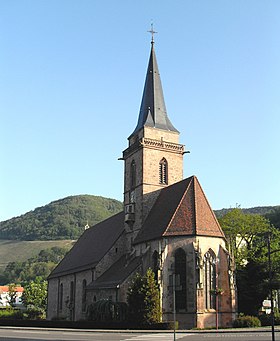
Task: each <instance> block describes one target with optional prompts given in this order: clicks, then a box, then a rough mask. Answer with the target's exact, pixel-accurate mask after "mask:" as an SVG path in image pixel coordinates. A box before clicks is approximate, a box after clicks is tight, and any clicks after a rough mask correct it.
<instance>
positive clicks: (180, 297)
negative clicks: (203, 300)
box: [175, 248, 187, 310]
mask: <svg viewBox="0 0 280 341" xmlns="http://www.w3.org/2000/svg"><path fill="white" fill-rule="evenodd" d="M186 272H187V271H186V253H185V251H184V250H183V249H181V248H180V249H177V250H176V251H175V276H176V277H175V278H176V296H175V297H176V310H177V309H186V303H187V285H186V284H187V283H186V282H187V276H186Z"/></svg>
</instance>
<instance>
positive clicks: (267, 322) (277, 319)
mask: <svg viewBox="0 0 280 341" xmlns="http://www.w3.org/2000/svg"><path fill="white" fill-rule="evenodd" d="M259 319H260V321H261V324H262V326H271V315H270V314H263V315H260V316H259ZM274 324H275V325H280V313H275V314H274Z"/></svg>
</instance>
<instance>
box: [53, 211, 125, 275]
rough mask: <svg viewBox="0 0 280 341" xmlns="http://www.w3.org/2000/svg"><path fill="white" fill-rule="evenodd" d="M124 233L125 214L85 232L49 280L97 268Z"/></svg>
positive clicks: (117, 215) (119, 214) (122, 213)
mask: <svg viewBox="0 0 280 341" xmlns="http://www.w3.org/2000/svg"><path fill="white" fill-rule="evenodd" d="M123 231H124V212H120V213H118V214H116V215H114V216H112V217H110V218H108V219H106V220H104V221H102V222H100V223H98V224H96V225H94V226H92V227H90V228H89V229H87V230H85V231H84V233H83V234H82V236H81V237H80V238H79V239H78V240H77V242H76V243H75V245H74V246H73V247H72V249H71V250H70V251H69V252H68V253H67V254H66V256H65V257H64V258H63V259H62V261H61V262H60V263H59V264H58V265H57V267H56V268H55V269H54V270H53V271H52V273H51V274H50V276H49V277H48V278H49V279H50V278H53V277H58V276H61V275H66V274H70V273H74V272H77V271H82V270H86V269H90V268H93V267H95V266H96V264H97V263H98V262H99V261H100V260H101V259H102V258H103V257H104V255H105V254H106V253H107V252H108V251H109V250H110V248H111V247H112V246H113V245H114V243H115V242H116V241H117V240H118V238H119V237H120V236H121V234H122V233H123Z"/></svg>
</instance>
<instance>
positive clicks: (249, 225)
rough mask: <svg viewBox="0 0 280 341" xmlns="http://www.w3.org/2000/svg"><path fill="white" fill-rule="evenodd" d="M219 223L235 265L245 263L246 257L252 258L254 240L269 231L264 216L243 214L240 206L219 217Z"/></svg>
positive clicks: (267, 222)
mask: <svg viewBox="0 0 280 341" xmlns="http://www.w3.org/2000/svg"><path fill="white" fill-rule="evenodd" d="M219 223H220V225H221V227H222V229H223V231H224V233H225V235H226V237H227V241H228V246H229V249H230V252H231V254H232V256H234V259H235V263H236V266H237V267H239V266H241V267H242V266H243V265H244V264H246V262H247V260H248V258H254V253H255V249H254V247H253V246H254V245H255V244H254V240H255V239H256V238H258V236H260V235H264V234H266V233H268V232H269V231H270V223H269V221H268V220H267V219H266V218H264V217H263V216H261V215H259V214H245V213H243V212H242V210H241V209H240V208H234V209H232V210H230V211H229V212H228V213H226V214H225V215H224V216H223V217H221V218H219Z"/></svg>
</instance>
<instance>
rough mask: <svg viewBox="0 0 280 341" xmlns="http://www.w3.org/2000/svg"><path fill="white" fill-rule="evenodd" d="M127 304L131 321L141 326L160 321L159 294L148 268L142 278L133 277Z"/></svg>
mask: <svg viewBox="0 0 280 341" xmlns="http://www.w3.org/2000/svg"><path fill="white" fill-rule="evenodd" d="M127 302H128V306H129V311H130V317H131V319H132V320H133V321H138V323H139V324H142V325H147V324H153V323H158V322H160V321H161V309H160V293H159V288H158V285H157V283H156V281H155V276H154V273H153V271H152V269H150V268H149V269H148V270H147V272H146V274H145V275H144V276H141V275H140V274H138V273H137V274H136V275H135V277H134V279H133V281H132V283H131V286H130V287H129V289H128V294H127Z"/></svg>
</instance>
